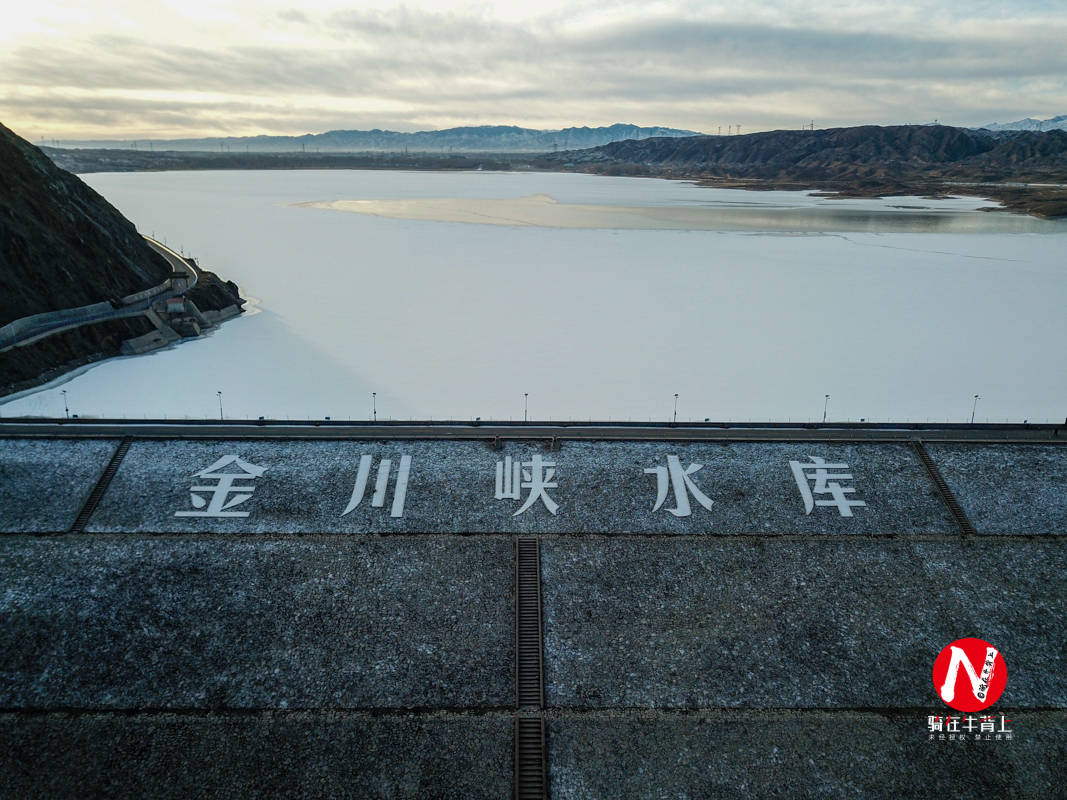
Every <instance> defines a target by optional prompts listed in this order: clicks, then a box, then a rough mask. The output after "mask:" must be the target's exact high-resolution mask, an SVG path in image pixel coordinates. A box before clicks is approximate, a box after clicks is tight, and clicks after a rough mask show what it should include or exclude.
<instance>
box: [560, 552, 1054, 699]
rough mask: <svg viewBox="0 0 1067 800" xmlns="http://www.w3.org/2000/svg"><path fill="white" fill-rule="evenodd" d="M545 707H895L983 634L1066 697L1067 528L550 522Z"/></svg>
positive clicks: (1029, 683)
mask: <svg viewBox="0 0 1067 800" xmlns="http://www.w3.org/2000/svg"><path fill="white" fill-rule="evenodd" d="M541 558H542V593H543V603H544V630H545V655H544V658H545V682H546V687H545V691H546V698H547V702H548V705H549V706H563V707H579V708H581V707H585V708H611V707H644V708H660V707H669V708H690V709H699V708H719V707H746V708H783V707H786V708H788V707H794V708H827V707H835V708H886V707H890V708H901V707H905V708H908V707H923V706H926V705H928V704H930V703H931V702H932V701H934V700H936V695H935V694H934V690H933V686H932V681H931V669H932V665H933V662H934V659H935V658H936V656H937V654H938V653H939V652H940V651H941V649H942V648H943V647H945V646H946V645H948V644H949V643H950V642H952V641H954V640H956V639H958V638H961V637H965V636H978V637H981V638H985V639H987V640H988V641H990V642H992V643H993V644H994V645H995V646H997V647H998V648H1000V649H1001V651H1002V653H1003V655H1004V658H1005V659H1006V661H1007V666H1008V676H1009V677H1008V687H1007V690H1006V691H1005V694H1004V697H1003V701H1002V702H1004V703H1006V704H1009V705H1011V706H1016V707H1031V708H1033V707H1037V708H1047V707H1049V706H1064V707H1067V651H1065V649H1064V645H1063V643H1064V641H1067V592H1064V585H1065V578H1064V575H1067V541H1062V540H1060V541H1023V540H1018V541H1008V542H1006V543H1005V542H1004V540H1000V541H967V542H963V541H926V542H923V541H915V542H904V541H885V540H877V539H845V540H840V541H834V540H827V539H822V540H819V541H814V542H805V541H802V540H793V541H777V540H770V541H767V540H756V541H754V540H747V539H731V540H709V539H698V538H693V539H688V540H685V541H684V542H683V541H679V540H670V541H668V540H656V539H651V538H645V539H610V538H606V537H585V538H581V539H573V538H568V539H555V538H551V539H545V540H543V542H542V551H541Z"/></svg>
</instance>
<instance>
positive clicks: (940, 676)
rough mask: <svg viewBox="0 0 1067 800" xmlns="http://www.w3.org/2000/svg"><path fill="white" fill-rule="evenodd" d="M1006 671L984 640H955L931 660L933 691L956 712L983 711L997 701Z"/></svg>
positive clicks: (999, 658) (1006, 679) (997, 651)
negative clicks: (932, 664) (932, 661)
mask: <svg viewBox="0 0 1067 800" xmlns="http://www.w3.org/2000/svg"><path fill="white" fill-rule="evenodd" d="M1007 681H1008V668H1007V666H1006V665H1005V664H1004V657H1003V656H1001V654H1000V651H999V650H997V649H996V648H995V647H993V645H991V644H990V643H989V642H987V641H985V640H984V639H957V640H956V641H954V642H953V643H952V644H950V645H949V646H948V647H946V648H945V649H944V650H942V651H941V653H940V655H938V657H937V660H936V661H934V688H935V689H936V690H937V696H938V697H940V698H941V699H942V700H943V701H944V702H945V704H946V705H948V706H950V707H952V708H954V709H956V710H957V711H982V710H984V709H986V708H989V707H990V706H991V705H993V703H995V702H997V700H999V699H1000V695H1001V693H1002V692H1003V691H1004V686H1005V685H1006V684H1007Z"/></svg>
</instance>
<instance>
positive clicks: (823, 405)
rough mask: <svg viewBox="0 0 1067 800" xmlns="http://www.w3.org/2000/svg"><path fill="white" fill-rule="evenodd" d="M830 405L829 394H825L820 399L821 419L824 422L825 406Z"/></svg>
mask: <svg viewBox="0 0 1067 800" xmlns="http://www.w3.org/2000/svg"><path fill="white" fill-rule="evenodd" d="M828 405H830V395H825V396H824V398H823V401H822V421H823V424H824V425H825V424H826V407H827V406H828Z"/></svg>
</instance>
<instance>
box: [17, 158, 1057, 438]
mask: <svg viewBox="0 0 1067 800" xmlns="http://www.w3.org/2000/svg"><path fill="white" fill-rule="evenodd" d="M87 180H88V182H89V183H90V184H92V185H93V187H94V188H96V189H97V190H98V191H100V192H101V193H102V194H103V195H104V196H105V197H107V198H108V200H110V201H111V202H112V203H114V204H115V205H116V206H117V207H118V208H119V209H120V210H121V211H122V212H123V213H124V214H126V215H127V216H128V217H129V218H131V219H132V220H133V221H134V222H135V223H136V224H137V225H138V227H139V228H140V229H141V230H142V231H144V232H145V233H155V235H156V236H157V237H163V238H165V239H166V240H167V242H168V243H169V244H170V245H171V246H175V247H180V248H182V249H183V250H184V251H185V252H186V253H189V254H192V255H194V256H196V257H197V258H198V259H199V260H200V261H201V263H202V264H203V265H204V266H205V267H207V268H212V269H216V270H218V271H219V272H220V273H221V274H223V275H224V276H225V277H227V278H232V279H233V280H235V281H236V282H237V283H238V284H239V285H240V286H241V289H242V291H243V292H244V294H245V295H246V296H251V297H254V298H257V299H258V300H259V302H260V304H261V305H260V307H261V309H262V312H263V313H260V314H257V315H255V316H246V317H244V318H242V319H238V320H236V321H233V322H229V323H226V324H225V325H223V326H222V327H221V328H220V329H219V330H217V331H216V332H215V333H214V334H213V335H211V336H208V337H206V338H203V339H200V340H198V341H193V342H187V343H183V344H181V345H179V346H176V347H174V348H171V349H169V350H165V351H161V352H157V353H155V354H152V355H148V356H139V357H133V358H123V359H115V360H112V361H109V362H106V363H104V364H101V365H99V366H96V367H94V368H92V369H90V370H88V371H86V372H84V373H82V374H80V375H77V376H76V377H74V378H73V379H72V380H70V381H68V382H67V383H66V384H65V385H64V386H63V388H65V389H67V391H68V400H69V403H70V407H71V411H72V412H73V413H78V414H80V415H82V416H90V415H107V416H111V415H116V416H129V417H140V416H150V417H156V416H168V417H179V418H180V417H183V416H191V417H202V416H208V417H210V416H215V415H217V414H218V411H219V410H218V398H217V395H216V392H217V391H222V392H223V405H224V412H225V414H226V416H227V417H253V418H254V417H258V416H260V415H263V416H267V417H275V418H278V417H290V418H299V419H303V418H305V417H311V418H321V417H324V416H332V417H333V418H334V419H338V418H356V419H366V418H369V417H370V416H371V392H377V406H378V416H379V418H380V419H382V418H412V417H416V418H433V419H441V418H456V419H471V418H473V417H476V416H480V417H482V418H483V419H488V418H510V419H521V418H522V413H523V394H524V393H525V392H529V413H530V418H531V419H562V418H568V419H587V418H590V417H594V418H601V419H604V418H611V419H621V418H627V419H639V420H647V419H650V418H651V419H656V420H665V419H669V418H670V415H671V413H672V411H673V399H674V398H673V395H674V393H675V392H677V393H678V394H679V395H680V397H679V404H678V416H679V419H680V420H688V419H697V420H702V419H704V418H705V417H710V418H712V419H738V420H745V419H782V420H788V419H794V420H795V419H805V420H807V419H821V415H822V409H823V399H824V395H825V394H830V395H831V399H830V403H829V417H830V419H859V418H865V419H868V420H874V419H916V420H926V419H934V420H945V419H951V420H954V421H966V420H968V419H969V418H970V413H971V404H972V397H973V395H974V394H980V395H981V400H980V401H979V403H978V409H977V419H978V420H984V419H1005V418H1011V419H1013V420H1022V419H1030V420H1031V421H1036V420H1039V419H1045V418H1052V419H1062V416H1063V408H1062V398H1063V397H1064V396H1065V395H1067V369H1065V366H1067V365H1065V359H1064V356H1063V349H1062V342H1063V341H1064V340H1067V314H1064V313H1063V309H1064V308H1067V264H1065V263H1064V258H1063V253H1064V252H1067V247H1065V246H1067V224H1064V223H1062V222H1042V221H1039V220H1027V221H1026V225H1027V226H1031V227H1032V229H1033V230H1038V231H1046V233H1015V234H1009V233H1003V232H1001V233H977V232H972V233H965V234H946V233H900V232H894V233H865V232H850V233H825V232H824V233H810V232H809V233H805V232H804V230H803V226H798V229H797V230H796V231H794V232H793V233H782V232H777V233H760V232H758V231H757V232H753V231H746V232H740V231H703V230H618V229H598V230H591V229H559V228H533V227H506V226H490V225H471V224H463V223H455V222H436V221H423V220H411V219H388V218H383V217H377V216H367V215H362V214H342V213H335V212H328V211H323V210H321V209H317V208H306V207H297V206H295V205H294V204H295V203H301V202H330V201H334V200H352V199H368V200H411V199H419V198H423V199H426V198H475V199H477V198H482V199H494V198H495V199H508V198H511V199H514V198H522V197H529V196H532V195H537V194H544V195H549V196H551V197H552V198H553V199H554V200H555V201H556V202H557V203H562V204H595V205H598V206H610V205H621V206H628V207H637V206H645V207H651V208H656V207H675V206H697V205H701V204H703V205H707V206H719V207H729V208H731V209H733V210H736V209H743V208H751V209H752V210H753V214H757V215H767V214H771V215H773V214H774V213H775V211H776V210H787V209H797V208H800V209H808V210H812V209H815V210H818V209H825V211H826V214H827V215H828V219H833V218H834V215H840V214H841V212H842V209H844V210H846V211H847V210H848V209H859V210H863V209H871V210H877V211H880V212H885V214H889V215H890V216H891V215H892V214H893V213H899V214H902V215H907V214H913V213H919V212H918V211H916V210H908V209H896V211H895V212H893V211H892V207H893V206H898V205H905V206H907V205H923V206H928V207H929V208H930V209H940V210H941V211H938V212H937V213H953V214H956V215H965V216H967V215H969V216H967V218H968V219H970V218H973V220H974V226H975V227H976V228H977V229H983V228H982V226H983V225H986V224H987V223H988V226H989V227H993V228H995V227H996V225H994V224H993V223H992V222H990V221H991V220H994V219H997V218H999V217H1001V216H1002V215H1000V214H987V213H982V212H978V211H976V210H975V209H977V208H980V207H982V206H986V205H989V204H988V203H986V202H985V201H982V200H980V199H974V198H959V199H953V200H947V201H934V200H926V199H922V198H899V197H897V198H887V199H885V200H848V201H837V200H828V199H825V198H815V197H811V196H810V195H806V194H804V193H798V192H740V191H729V190H713V189H707V188H701V187H697V186H693V185H691V184H687V183H681V182H670V181H657V180H643V179H636V178H606V177H594V176H588V175H553V174H541V173H515V174H508V173H488V172H476V173H431V172H386V171H370V172H360V171H323V172H316V171H309V172H297V171H281V172H176V173H130V174H100V175H90V176H87ZM926 213H927V212H925V211H924V212H922V214H926ZM922 214H920V216H922ZM824 227H825V226H824ZM830 227H833V226H832V225H831V226H830ZM62 413H63V403H62V398H61V397H60V395H59V389H58V387H53V388H51V389H47V390H44V391H40V392H37V393H35V394H32V395H30V396H26V397H23V398H20V399H17V400H14V401H11V402H9V403H7V404H5V405H0V414H2V415H3V416H14V415H22V414H31V415H46V416H56V415H61V414H62Z"/></svg>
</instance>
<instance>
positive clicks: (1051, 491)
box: [926, 444, 1067, 534]
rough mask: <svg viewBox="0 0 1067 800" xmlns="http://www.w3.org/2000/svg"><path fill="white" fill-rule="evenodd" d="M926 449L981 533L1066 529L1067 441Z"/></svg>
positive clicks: (1062, 532) (933, 445) (949, 446)
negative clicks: (1046, 443) (1045, 443)
mask: <svg viewBox="0 0 1067 800" xmlns="http://www.w3.org/2000/svg"><path fill="white" fill-rule="evenodd" d="M926 449H927V451H928V452H929V453H930V456H931V457H932V458H933V459H934V461H935V463H936V464H937V466H938V469H940V470H941V474H942V476H944V478H945V482H946V483H947V484H948V485H949V488H950V489H951V490H952V493H953V494H954V495H956V499H957V500H958V501H959V503H960V505H961V506H963V510H964V511H965V512H966V513H967V516H968V517H969V518H970V520H971V524H972V525H974V527H975V529H976V530H977V531H978V532H979V533H1016V534H1017V533H1051V534H1067V445H1041V444H990V445H961V444H928V445H926Z"/></svg>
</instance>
